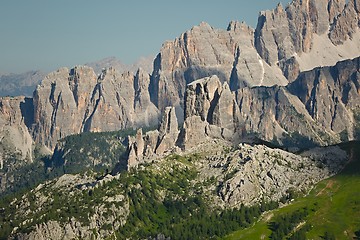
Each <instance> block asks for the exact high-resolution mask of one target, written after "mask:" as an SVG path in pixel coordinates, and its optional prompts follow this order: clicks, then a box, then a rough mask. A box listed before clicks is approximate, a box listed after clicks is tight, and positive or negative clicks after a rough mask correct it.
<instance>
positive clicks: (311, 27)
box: [255, 0, 359, 82]
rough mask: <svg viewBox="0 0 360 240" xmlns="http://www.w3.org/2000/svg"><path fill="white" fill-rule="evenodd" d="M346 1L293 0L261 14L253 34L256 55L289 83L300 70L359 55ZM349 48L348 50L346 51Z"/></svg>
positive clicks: (354, 19)
mask: <svg viewBox="0 0 360 240" xmlns="http://www.w3.org/2000/svg"><path fill="white" fill-rule="evenodd" d="M356 6H357V5H356V1H355V0H350V1H348V3H347V4H345V0H306V1H302V0H294V1H292V3H291V4H289V5H288V6H287V7H286V9H284V8H283V7H282V6H281V4H279V5H278V6H277V8H276V9H275V10H272V11H264V12H261V14H260V16H259V21H258V25H257V28H256V33H255V46H256V49H257V50H258V53H259V55H260V56H261V57H262V58H263V59H264V60H265V61H266V62H267V63H268V64H269V65H271V66H276V65H278V66H279V67H280V68H281V69H282V71H283V73H284V75H285V77H286V78H287V79H288V80H289V81H290V82H292V81H293V80H295V79H296V77H297V75H298V74H299V73H300V72H301V71H306V70H310V69H313V68H315V67H319V66H331V65H334V64H336V62H338V61H341V60H344V59H350V58H355V57H358V56H359V45H358V44H355V43H356V42H358V40H359V26H358V19H359V14H358V9H357V7H356ZM350 49H351V50H350Z"/></svg>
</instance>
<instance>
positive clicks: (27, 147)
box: [0, 97, 34, 192]
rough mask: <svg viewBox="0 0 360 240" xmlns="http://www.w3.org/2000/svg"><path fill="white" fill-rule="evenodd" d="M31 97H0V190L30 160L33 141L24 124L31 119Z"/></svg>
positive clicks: (6, 185)
mask: <svg viewBox="0 0 360 240" xmlns="http://www.w3.org/2000/svg"><path fill="white" fill-rule="evenodd" d="M29 105H30V106H31V99H28V98H25V97H16V98H12V97H5V98H0V184H1V185H0V192H3V191H4V190H5V189H6V188H7V187H8V185H9V184H10V185H11V184H12V181H13V175H14V174H16V170H17V169H18V168H19V167H20V166H23V165H26V164H28V163H30V162H32V159H33V157H32V155H33V148H34V141H33V140H32V138H31V135H30V134H29V132H28V129H27V126H26V124H27V123H28V120H29V118H30V119H31V113H32V112H31V108H30V112H28V110H29Z"/></svg>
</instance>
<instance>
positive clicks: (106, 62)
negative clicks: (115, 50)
mask: <svg viewBox="0 0 360 240" xmlns="http://www.w3.org/2000/svg"><path fill="white" fill-rule="evenodd" d="M154 58H155V57H154V56H148V57H141V58H140V59H138V60H137V61H136V62H134V63H133V64H125V63H123V62H122V61H121V60H119V59H117V58H116V57H108V58H104V59H101V60H98V61H95V62H90V63H86V64H85V65H86V66H89V67H91V68H93V69H94V72H95V73H96V74H100V73H101V72H102V70H103V69H105V68H109V67H113V68H115V69H116V70H117V71H118V72H120V73H123V72H127V71H130V72H133V73H135V72H136V71H137V70H138V69H139V68H141V69H142V70H143V71H145V72H146V73H149V74H150V73H151V72H152V67H153V61H154Z"/></svg>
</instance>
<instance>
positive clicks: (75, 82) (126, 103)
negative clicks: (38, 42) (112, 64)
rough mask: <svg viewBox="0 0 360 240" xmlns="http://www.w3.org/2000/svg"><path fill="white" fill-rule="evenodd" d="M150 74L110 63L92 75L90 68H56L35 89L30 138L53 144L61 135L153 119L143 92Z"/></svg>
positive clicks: (130, 125) (145, 123) (150, 122)
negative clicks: (122, 69) (126, 70)
mask: <svg viewBox="0 0 360 240" xmlns="http://www.w3.org/2000/svg"><path fill="white" fill-rule="evenodd" d="M149 82H150V78H149V75H148V74H146V73H144V72H143V71H142V70H139V71H138V72H137V73H136V75H135V76H133V75H132V74H130V73H123V74H120V73H118V72H117V71H116V70H115V69H113V68H109V69H107V70H104V72H103V73H102V74H101V75H100V76H99V77H97V76H96V75H95V73H94V71H93V70H92V69H91V68H89V67H81V66H79V67H75V68H73V69H71V70H68V69H66V68H63V69H60V70H58V71H56V72H54V73H51V74H50V75H48V76H47V77H46V78H45V79H44V80H43V81H42V83H41V85H39V86H38V87H37V89H36V91H35V92H34V112H35V113H34V116H35V117H34V126H33V127H32V131H33V137H34V139H35V141H36V142H39V143H42V144H45V145H46V146H48V147H49V148H53V147H54V146H55V144H56V141H57V140H58V139H60V138H63V137H65V136H68V135H71V134H76V133H80V132H84V131H93V132H99V131H114V130H119V129H126V128H135V127H140V126H153V125H156V124H157V122H158V110H157V108H156V107H155V106H154V105H153V104H152V103H151V102H150V96H149V93H148V91H147V88H148V85H149Z"/></svg>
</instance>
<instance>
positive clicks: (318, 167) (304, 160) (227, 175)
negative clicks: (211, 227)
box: [197, 142, 347, 208]
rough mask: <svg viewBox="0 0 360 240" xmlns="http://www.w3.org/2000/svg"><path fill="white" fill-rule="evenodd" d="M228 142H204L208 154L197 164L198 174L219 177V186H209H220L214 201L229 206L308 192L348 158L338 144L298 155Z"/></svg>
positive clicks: (205, 177) (335, 170) (204, 177)
mask: <svg viewBox="0 0 360 240" xmlns="http://www.w3.org/2000/svg"><path fill="white" fill-rule="evenodd" d="M219 146H220V147H223V150H220V151H219ZM225 146H228V144H226V143H219V142H217V143H210V144H205V146H204V147H203V148H204V149H206V150H204V151H206V152H207V153H208V154H207V155H206V156H207V157H204V159H200V160H199V163H198V165H197V166H198V171H199V178H201V179H209V178H211V177H213V178H215V179H217V182H218V184H219V185H218V187H210V189H209V191H213V188H217V189H218V192H217V196H215V197H213V198H212V200H213V204H214V205H216V206H221V207H226V208H232V207H234V208H237V207H238V206H240V205H241V204H245V205H254V204H256V203H260V202H261V201H262V200H263V199H265V200H274V201H279V200H280V198H282V197H283V196H287V195H288V192H289V190H293V191H297V192H302V193H307V192H308V191H309V190H310V189H311V188H312V186H313V185H314V184H315V183H317V182H319V181H321V180H322V179H325V178H328V177H329V176H332V175H334V174H336V173H337V172H338V171H340V170H341V169H342V167H343V166H344V164H345V163H346V159H347V155H346V152H345V151H343V150H341V149H339V148H336V149H333V148H322V149H320V148H319V149H314V150H311V151H309V152H308V153H304V155H303V156H299V155H295V154H292V153H289V152H286V151H283V150H280V149H271V148H268V147H266V146H263V145H256V146H250V145H248V144H243V143H242V144H240V145H238V146H237V147H235V149H233V150H231V151H227V150H226V147H225ZM333 153H335V154H334V155H333V156H331V155H332V154H333Z"/></svg>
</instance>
